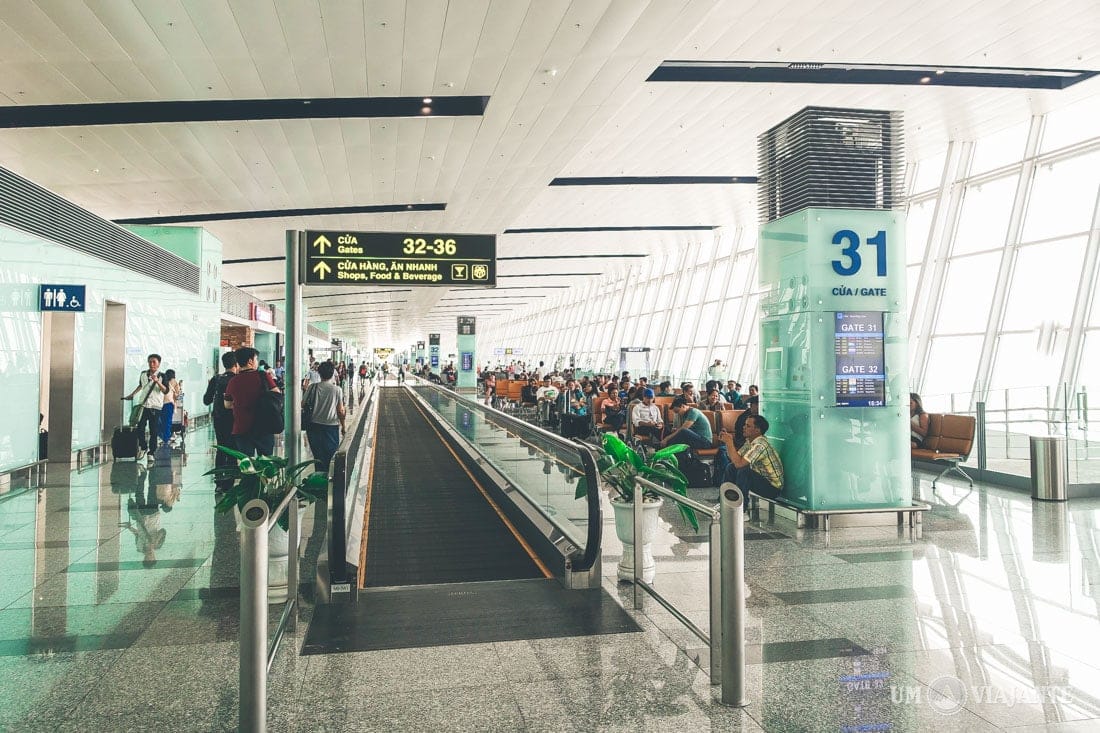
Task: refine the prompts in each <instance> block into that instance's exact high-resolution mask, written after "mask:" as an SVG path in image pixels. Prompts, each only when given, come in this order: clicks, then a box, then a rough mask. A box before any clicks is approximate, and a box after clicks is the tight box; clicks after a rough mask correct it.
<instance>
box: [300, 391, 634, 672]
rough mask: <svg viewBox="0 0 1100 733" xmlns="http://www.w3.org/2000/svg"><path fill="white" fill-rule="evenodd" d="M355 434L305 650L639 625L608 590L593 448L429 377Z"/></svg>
mask: <svg viewBox="0 0 1100 733" xmlns="http://www.w3.org/2000/svg"><path fill="white" fill-rule="evenodd" d="M348 433H349V435H348V436H346V437H345V442H346V443H347V445H346V446H345V445H343V444H342V445H341V452H338V454H337V459H336V460H334V462H333V469H332V471H333V483H332V486H333V490H332V492H331V495H330V501H329V533H328V537H329V553H328V562H327V564H324V563H322V564H320V565H319V567H318V573H317V585H318V597H319V598H320V599H322V600H324V601H325V602H322V603H319V604H318V606H317V607H316V609H315V611H314V614H313V617H312V619H311V621H310V628H309V631H308V632H307V635H306V641H305V644H304V647H303V654H311V653H332V652H336V651H369V650H375V649H393V648H408V647H426V646H439V645H447V644H468V643H485V642H490V641H509V640H516V639H534V638H550V637H561V636H580V635H590V634H603V633H621V632H630V631H638V630H639V629H638V626H637V624H636V623H635V622H634V621H633V620H632V619H631V618H630V617H629V616H628V615H627V614H626V613H625V612H624V611H623V609H622V607H621V606H620V605H619V604H618V603H617V602H616V601H615V600H614V599H612V598H611V597H610V596H609V595H608V594H607V592H606V591H605V590H603V589H602V588H601V565H600V537H601V531H602V514H601V507H600V496H599V494H600V492H599V491H595V490H593V491H581V492H578V487H589V486H591V487H595V486H597V485H598V483H597V474H596V463H595V457H594V456H593V454H592V452H591V449H590V448H589V447H588V446H587V445H585V444H583V443H579V442H573V441H568V440H565V439H563V438H561V437H560V436H558V435H554V434H553V433H549V432H546V431H544V430H542V429H540V428H538V427H536V426H533V425H530V424H528V423H525V422H523V421H521V420H517V419H515V418H513V417H511V416H510V415H506V414H504V413H502V412H500V411H498V410H494V409H492V408H490V407H486V406H485V405H482V404H480V403H478V402H475V401H474V400H472V399H469V398H467V397H465V396H463V395H459V394H456V393H455V392H452V391H451V390H449V389H446V388H443V387H441V386H439V385H434V384H430V383H428V382H424V381H417V382H415V383H410V384H408V385H405V386H399V387H381V388H377V389H375V391H374V392H373V393H372V395H371V396H370V397H369V398H368V400H367V401H366V407H365V408H364V409H363V410H361V421H360V422H359V423H357V424H356V426H355V429H354V430H349V431H348ZM578 494H581V496H579V497H578Z"/></svg>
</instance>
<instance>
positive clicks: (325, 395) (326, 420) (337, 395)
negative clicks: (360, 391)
mask: <svg viewBox="0 0 1100 733" xmlns="http://www.w3.org/2000/svg"><path fill="white" fill-rule="evenodd" d="M317 369H318V371H319V372H320V374H321V382H320V383H319V384H312V385H310V387H309V389H308V390H306V395H305V398H304V399H303V400H302V404H303V405H304V406H306V407H308V408H310V409H309V412H310V418H309V427H308V428H307V429H306V438H308V439H309V449H310V451H311V452H312V453H313V461H314V463H315V464H316V465H317V470H318V471H328V464H329V462H330V461H332V456H333V455H335V454H336V448H337V447H338V446H339V445H340V436H341V435H342V434H343V433H344V430H345V425H344V418H345V416H346V415H347V412H346V410H345V409H344V393H343V391H342V390H341V389H340V388H339V387H338V386H337V385H336V384H335V383H334V382H333V381H332V375H333V373H334V371H335V369H334V368H333V366H332V362H330V361H326V362H324V363H322V364H321V366H319V367H318V368H317Z"/></svg>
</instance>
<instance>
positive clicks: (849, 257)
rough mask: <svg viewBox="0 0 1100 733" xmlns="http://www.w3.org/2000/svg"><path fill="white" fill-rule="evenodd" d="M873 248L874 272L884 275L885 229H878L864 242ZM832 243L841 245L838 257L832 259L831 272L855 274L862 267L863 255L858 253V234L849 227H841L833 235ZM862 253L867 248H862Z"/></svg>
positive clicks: (859, 242)
mask: <svg viewBox="0 0 1100 733" xmlns="http://www.w3.org/2000/svg"><path fill="white" fill-rule="evenodd" d="M866 243H867V244H869V245H872V246H873V247H874V248H875V253H874V256H875V274H876V275H878V276H879V277H886V231H885V230H884V229H880V230H879V231H878V233H876V234H875V236H873V237H871V238H870V239H868V240H867V242H866ZM833 244H835V245H837V246H839V247H842V248H843V249H841V250H840V259H836V260H833V261H832V265H833V272H835V273H836V274H838V275H855V274H856V273H858V272H859V270H860V268H861V267H863V257H862V255H861V254H860V250H859V247H860V244H863V242H861V241H860V238H859V235H858V234H856V233H855V232H853V231H852V230H851V229H841V230H840V231H839V232H837V233H836V234H834V235H833ZM863 251H864V253H866V252H867V250H866V249H865V250H863Z"/></svg>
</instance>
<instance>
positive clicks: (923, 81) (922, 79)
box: [920, 76, 932, 84]
mask: <svg viewBox="0 0 1100 733" xmlns="http://www.w3.org/2000/svg"><path fill="white" fill-rule="evenodd" d="M930 81H932V77H930V76H922V77H921V78H920V83H921V84H927V83H928V82H930Z"/></svg>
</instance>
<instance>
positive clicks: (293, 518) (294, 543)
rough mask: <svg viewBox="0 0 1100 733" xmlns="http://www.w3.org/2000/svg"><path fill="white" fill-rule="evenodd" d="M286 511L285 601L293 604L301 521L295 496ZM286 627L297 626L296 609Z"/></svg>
mask: <svg viewBox="0 0 1100 733" xmlns="http://www.w3.org/2000/svg"><path fill="white" fill-rule="evenodd" d="M314 511H318V512H319V511H321V507H320V506H316V507H314ZM286 512H287V530H286V533H287V549H288V550H289V557H287V564H286V595H287V602H288V603H291V604H294V605H295V606H296V605H297V603H298V585H299V583H298V553H299V545H298V541H299V537H300V535H301V527H300V526H299V525H300V524H301V521H300V520H299V517H298V499H297V498H295V499H293V500H292V501H291V502H290V506H288V507H287V508H286ZM287 628H288V629H290V630H291V631H293V630H295V629H297V628H298V613H297V609H295V612H294V613H292V614H291V615H290V618H289V619H288V620H287Z"/></svg>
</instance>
